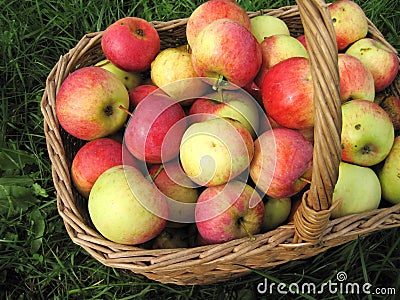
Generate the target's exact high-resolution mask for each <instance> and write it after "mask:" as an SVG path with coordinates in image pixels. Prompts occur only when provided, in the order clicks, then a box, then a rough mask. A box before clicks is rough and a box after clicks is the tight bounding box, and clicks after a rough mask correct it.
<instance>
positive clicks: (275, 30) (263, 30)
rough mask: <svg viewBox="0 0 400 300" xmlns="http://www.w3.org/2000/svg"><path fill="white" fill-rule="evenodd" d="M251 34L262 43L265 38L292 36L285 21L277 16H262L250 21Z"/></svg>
mask: <svg viewBox="0 0 400 300" xmlns="http://www.w3.org/2000/svg"><path fill="white" fill-rule="evenodd" d="M250 23H251V32H252V33H253V34H254V36H255V37H256V39H257V41H258V42H259V43H261V42H262V41H263V40H264V39H265V38H267V37H269V36H272V35H277V34H283V35H287V36H290V32H289V28H288V26H287V25H286V23H285V22H284V21H282V20H281V19H279V18H278V17H275V16H268V15H260V16H256V17H254V18H251V19H250Z"/></svg>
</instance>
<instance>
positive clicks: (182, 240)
mask: <svg viewBox="0 0 400 300" xmlns="http://www.w3.org/2000/svg"><path fill="white" fill-rule="evenodd" d="M187 235H188V234H187V232H186V230H185V229H184V228H165V229H164V230H163V231H162V232H161V233H160V234H159V235H158V236H156V237H155V238H154V240H153V241H152V248H153V249H173V248H188V247H189V238H188V236H187Z"/></svg>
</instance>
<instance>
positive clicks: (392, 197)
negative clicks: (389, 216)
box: [378, 136, 400, 204]
mask: <svg viewBox="0 0 400 300" xmlns="http://www.w3.org/2000/svg"><path fill="white" fill-rule="evenodd" d="M378 176H379V180H380V182H381V186H382V198H383V199H385V200H387V201H389V202H391V203H393V204H397V203H400V136H398V137H396V138H395V140H394V143H393V147H392V149H391V150H390V152H389V155H388V156H387V157H386V159H385V162H384V164H383V167H382V169H381V170H380V171H379V173H378Z"/></svg>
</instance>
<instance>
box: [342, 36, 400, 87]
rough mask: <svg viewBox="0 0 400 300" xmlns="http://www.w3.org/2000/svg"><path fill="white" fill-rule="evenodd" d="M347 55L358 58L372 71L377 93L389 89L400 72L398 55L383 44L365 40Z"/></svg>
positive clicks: (350, 49)
mask: <svg viewBox="0 0 400 300" xmlns="http://www.w3.org/2000/svg"><path fill="white" fill-rule="evenodd" d="M346 54H348V55H352V56H354V57H357V58H358V59H359V60H361V61H362V62H363V64H364V65H365V66H366V67H367V69H368V70H370V72H371V74H372V76H373V78H374V84H375V91H376V92H380V91H383V90H384V89H385V88H387V87H388V86H389V85H390V84H391V83H392V82H393V81H394V79H395V78H396V75H397V73H398V71H399V58H398V57H397V55H396V53H395V52H393V51H392V50H391V49H389V48H388V47H387V46H386V45H384V44H383V43H382V42H380V41H377V40H373V39H371V38H363V39H360V40H358V41H356V42H355V43H353V44H352V45H350V47H349V48H348V49H347V50H346Z"/></svg>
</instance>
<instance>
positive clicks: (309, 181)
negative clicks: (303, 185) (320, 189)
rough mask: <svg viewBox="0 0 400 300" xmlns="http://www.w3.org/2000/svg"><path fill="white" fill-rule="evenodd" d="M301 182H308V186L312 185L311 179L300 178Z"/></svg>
mask: <svg viewBox="0 0 400 300" xmlns="http://www.w3.org/2000/svg"><path fill="white" fill-rule="evenodd" d="M299 180H300V181H303V182H307V183H308V184H311V180H309V179H307V178H304V177H300V178H299Z"/></svg>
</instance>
